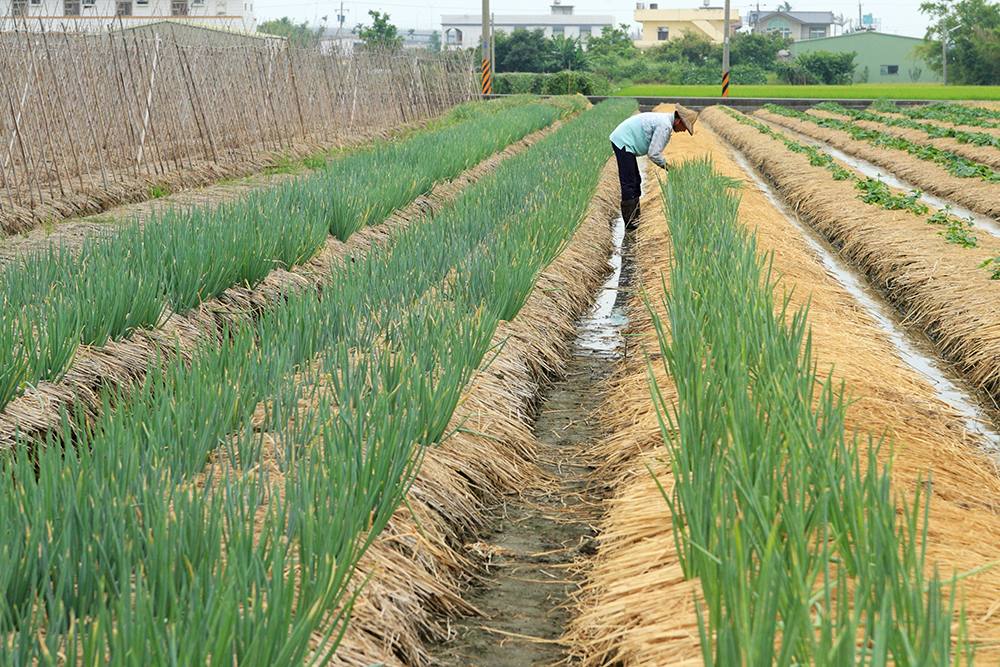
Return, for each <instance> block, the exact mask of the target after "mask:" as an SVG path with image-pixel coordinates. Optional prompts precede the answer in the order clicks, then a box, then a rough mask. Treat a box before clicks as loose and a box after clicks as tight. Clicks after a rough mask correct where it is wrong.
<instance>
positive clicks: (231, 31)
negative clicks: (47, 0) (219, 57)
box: [100, 16, 286, 41]
mask: <svg viewBox="0 0 1000 667" xmlns="http://www.w3.org/2000/svg"><path fill="white" fill-rule="evenodd" d="M205 18H206V19H207V20H200V19H180V18H163V19H153V20H152V21H144V22H142V23H131V24H129V25H125V26H123V27H115V26H114V25H112V27H111V29H110V30H102V31H100V34H107V33H108V32H123V31H130V30H144V29H146V28H152V27H154V26H160V25H169V26H177V27H180V28H194V29H196V30H208V31H211V32H218V33H224V34H226V35H229V36H232V37H244V38H247V39H263V40H282V41H284V40H285V39H286V38H285V37H282V36H280V35H271V34H269V33H265V32H254V31H252V30H242V29H240V28H230V27H228V26H224V25H219V24H218V23H213V22H212V21H211V19H215V18H217V17H214V16H207V17H205Z"/></svg>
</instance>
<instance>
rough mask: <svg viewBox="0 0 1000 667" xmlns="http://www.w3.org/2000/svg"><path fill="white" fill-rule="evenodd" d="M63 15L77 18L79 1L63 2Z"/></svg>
mask: <svg viewBox="0 0 1000 667" xmlns="http://www.w3.org/2000/svg"><path fill="white" fill-rule="evenodd" d="M63 14H64V15H66V16H79V15H80V0H63Z"/></svg>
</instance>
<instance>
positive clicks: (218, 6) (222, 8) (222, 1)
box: [215, 0, 226, 16]
mask: <svg viewBox="0 0 1000 667" xmlns="http://www.w3.org/2000/svg"><path fill="white" fill-rule="evenodd" d="M215 13H216V14H218V15H219V16H223V15H224V14H225V13H226V0H215Z"/></svg>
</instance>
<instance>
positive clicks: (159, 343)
mask: <svg viewBox="0 0 1000 667" xmlns="http://www.w3.org/2000/svg"><path fill="white" fill-rule="evenodd" d="M560 125H561V123H560V122H558V121H557V122H556V123H553V124H552V125H551V126H549V127H548V128H546V129H543V130H540V131H538V132H535V133H533V134H531V135H529V136H527V137H525V138H524V139H522V140H521V141H519V142H517V143H515V144H513V145H511V146H508V147H507V148H506V149H504V150H503V151H501V152H499V153H497V154H496V155H494V156H492V157H490V158H487V159H486V160H484V161H483V162H481V163H480V164H478V165H476V166H475V167H473V168H471V169H469V170H468V171H466V172H465V173H463V174H462V175H461V176H460V177H458V178H457V179H455V180H454V181H451V182H447V183H441V184H439V185H437V186H435V188H434V189H433V190H432V191H431V192H429V193H428V194H427V195H424V196H421V197H418V198H417V199H416V200H415V201H414V202H413V203H411V204H410V205H409V206H407V207H405V208H403V209H400V210H399V211H396V212H395V213H394V214H392V215H391V216H390V217H389V218H388V219H387V220H386V221H385V222H384V223H382V224H380V225H377V226H373V227H366V228H364V229H362V230H360V231H358V232H357V233H355V234H353V235H352V236H351V237H350V238H349V239H348V240H347V242H341V241H339V240H338V239H336V238H335V237H332V236H331V237H328V238H327V241H326V245H325V247H324V248H323V249H322V250H321V251H320V252H319V254H317V256H316V257H314V258H312V259H311V260H310V261H309V262H307V263H306V264H305V265H303V266H297V267H293V268H292V270H291V271H285V270H284V269H275V270H273V271H272V272H271V273H270V275H268V276H267V278H265V279H264V281H262V282H261V283H260V284H259V285H258V286H257V287H255V288H254V289H252V290H251V289H247V288H246V287H241V286H234V287H231V288H229V289H227V290H226V291H225V293H223V294H222V295H221V296H220V297H218V298H217V299H213V300H211V301H207V302H205V303H203V304H202V305H200V306H199V307H197V308H195V309H194V310H192V311H191V312H190V313H188V315H187V316H180V315H177V314H175V313H170V312H167V313H165V314H164V316H163V318H162V319H161V321H160V325H159V326H158V327H156V328H155V329H150V330H139V331H136V332H134V333H133V335H132V336H131V337H130V338H128V339H127V340H123V341H119V342H109V343H108V344H106V345H104V346H102V347H90V346H81V348H80V350H79V351H78V353H77V356H76V358H75V359H74V361H73V364H72V366H71V368H70V369H69V371H68V372H67V373H66V376H65V377H64V378H63V379H62V381H61V382H59V383H58V384H55V383H50V382H45V381H42V382H39V383H38V384H37V385H36V386H34V387H31V388H30V390H29V391H28V392H27V393H25V394H24V395H23V396H21V397H20V398H17V399H15V400H13V401H11V402H10V403H9V404H8V405H7V406H6V408H5V409H4V410H3V412H0V449H2V448H5V447H10V446H13V445H14V444H15V442H16V441H17V440H18V439H24V438H29V439H32V438H33V439H37V440H42V439H44V437H45V434H46V433H47V432H48V431H50V430H58V429H61V428H62V417H61V412H62V411H63V410H67V412H69V413H70V414H72V413H73V411H74V410H75V409H77V408H84V409H85V410H86V412H87V414H89V415H91V416H92V415H95V414H96V412H97V410H98V409H99V408H100V392H101V389H102V388H103V387H118V388H121V389H124V390H128V389H129V387H131V386H136V385H138V384H139V383H141V382H142V380H143V378H144V377H145V375H146V372H147V370H148V369H149V367H150V365H151V364H153V363H154V362H156V361H162V362H165V361H166V360H168V359H169V358H171V356H172V355H174V354H176V353H180V354H181V355H182V356H184V357H188V358H189V357H190V355H191V353H192V351H193V350H195V349H196V348H197V346H198V345H199V344H200V343H202V342H204V341H218V340H220V336H222V335H223V329H224V327H226V326H237V327H238V326H240V325H241V324H243V323H245V322H246V321H248V320H249V319H250V318H252V317H253V314H254V313H255V312H259V311H260V310H263V309H268V308H271V307H272V304H280V303H281V302H282V300H283V299H284V297H285V295H286V294H287V293H288V292H289V291H290V290H292V291H294V290H302V289H316V290H322V289H323V284H324V282H325V280H326V277H327V276H329V275H330V271H331V268H332V266H333V265H334V264H335V263H336V262H340V261H343V260H344V258H346V257H349V256H351V255H358V254H361V253H365V252H367V251H368V249H369V248H370V247H371V246H373V245H377V244H381V243H384V242H385V240H386V239H388V238H389V236H390V235H391V234H392V233H393V230H395V229H396V228H397V227H399V226H400V225H407V224H410V223H411V222H412V221H414V220H416V219H418V218H420V217H421V216H424V215H433V214H434V213H435V212H436V211H439V210H441V209H442V208H443V207H445V206H447V205H448V204H449V203H450V202H452V201H454V199H455V198H456V197H458V196H459V195H460V194H461V192H462V191H463V190H464V189H465V188H467V187H469V186H470V185H472V184H473V183H475V182H476V181H478V180H479V179H481V178H483V177H485V176H487V175H489V174H491V173H493V172H494V171H495V170H496V169H497V168H498V167H499V165H500V164H501V163H502V162H503V161H505V160H506V159H508V158H510V157H512V156H514V155H517V154H519V153H522V152H524V151H526V150H527V149H528V148H530V147H531V146H533V145H535V144H536V143H537V142H539V141H541V140H542V138H544V137H546V136H548V135H549V134H550V133H552V132H554V131H555V130H556V129H557V128H558V127H559V126H560Z"/></svg>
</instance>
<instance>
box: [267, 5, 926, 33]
mask: <svg viewBox="0 0 1000 667" xmlns="http://www.w3.org/2000/svg"><path fill="white" fill-rule="evenodd" d="M648 1H649V0H647V2H648ZM653 1H656V0H653ZM730 1H731V3H732V4H731V7H732V9H734V10H736V11H738V12H739V14H740V17H742V18H744V20H745V17H746V15H747V12H748V11H750V10H751V9H756V7H757V4H756V3H754V4H753V5H751V4H749V3H748V2H745V1H744V0H730ZM782 1H783V0H782ZM702 2H703V0H659V6H660V9H691V8H694V7H697V6H700V5H701V4H702ZM790 2H791V5H792V11H830V12H833V13H834V14H843V15H844V16H845V17H853V18H854V20H855V22H857V20H858V4H857V2H856V1H855V2H851V1H850V0H790ZM861 2H862V4H861V10H862V13H864V14H872V15H873V17H874V19H875V20H876V21H880V22H881V32H885V33H890V34H895V35H906V36H908V37H923V36H924V32H925V30H926V29H927V23H928V22H927V17H926V15H924V14H921V13H920V2H921V0H861ZM711 3H712V6H714V7H721V6H722V0H711ZM550 4H551V0H490V11H491V12H493V13H494V14H548V13H549V5H550ZM563 4H572V5H574V6H575V13H576V14H611V15H613V16H614V17H615V22H616V24H618V25H623V24H624V25H626V26H627V27H628V28H629V29H630V30H631V29H633V28H637V27H638V24H637V23H635V22H634V21H633V20H632V10H634V9H635V0H563ZM778 4H780V2H778V0H769V2H767V3H763V2H762V3H760V10H761V13H764V12H767V11H773V10H774V9H775V8H776V7H777V6H778ZM340 5H341V3H340V0H288V1H287V2H286V1H282V0H255V1H254V13H255V14H256V16H257V20H258V21H267V20H270V19H275V18H281V17H282V16H288V17H289V18H291V19H294V20H295V22H296V23H301V22H302V21H307V22H309V23H310V24H312V23H317V24H318V23H319V22H320V20H321V19H322V17H323V16H327V17H328V25H330V26H334V25H335V22H336V20H337V14H338V10H339V8H340ZM343 6H344V10H345V16H346V17H347V18H346V21H345V22H344V26H345V27H353V26H354V25H356V24H358V23H365V24H370V23H371V19H370V17H369V16H368V10H369V9H374V10H377V11H380V12H386V13H388V14H389V17H390V21H391V22H392V23H393V24H395V25H396V26H397V27H398V28H399V29H400V31H401V32H403V31H405V30H408V29H410V28H414V29H417V30H431V29H436V30H440V29H441V15H442V14H479V13H480V12H481V11H482V1H481V0H387V1H386V2H382V1H381V0H360V1H356V0H343ZM835 29H836V30H839V28H835Z"/></svg>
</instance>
